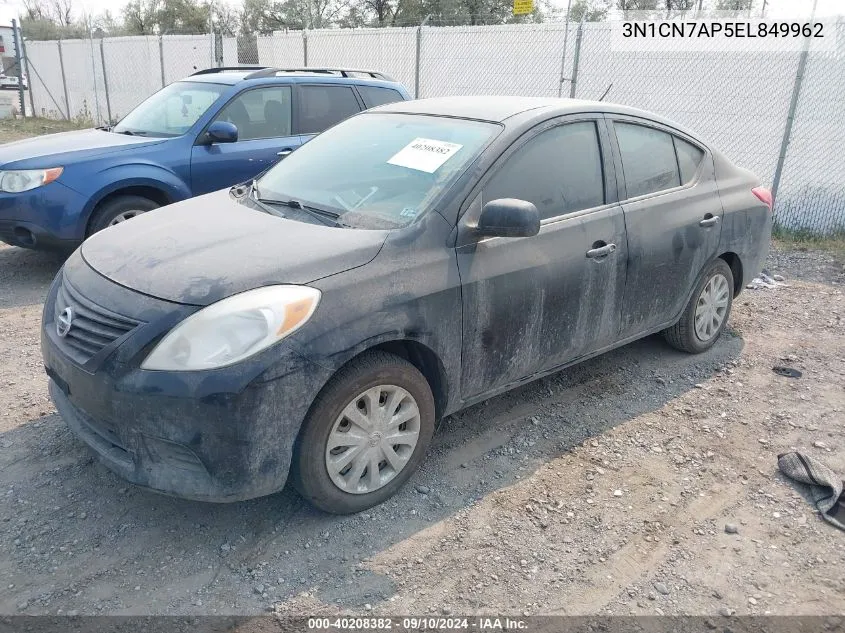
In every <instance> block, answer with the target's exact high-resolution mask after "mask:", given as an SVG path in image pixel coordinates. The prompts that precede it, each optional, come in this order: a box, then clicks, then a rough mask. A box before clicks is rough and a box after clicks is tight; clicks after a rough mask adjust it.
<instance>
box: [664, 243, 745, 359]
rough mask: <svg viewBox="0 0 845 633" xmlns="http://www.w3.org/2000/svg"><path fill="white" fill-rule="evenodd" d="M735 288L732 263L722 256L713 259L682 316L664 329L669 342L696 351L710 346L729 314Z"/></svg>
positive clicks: (723, 326) (684, 349) (685, 350)
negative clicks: (728, 262) (730, 264)
mask: <svg viewBox="0 0 845 633" xmlns="http://www.w3.org/2000/svg"><path fill="white" fill-rule="evenodd" d="M733 288H734V278H733V273H732V272H731V267H730V266H728V264H727V263H726V262H725V261H724V260H723V259H717V260H716V261H714V262H712V263H711V264H710V265H709V266H708V267H707V270H706V271H705V273H704V275H703V276H702V279H701V281H699V283H698V286H696V289H695V292H693V293H692V297H691V298H690V300H689V303H688V304H687V307H686V308H685V309H684V312H683V314H682V315H681V318H680V319H679V320H678V322H677V323H676V324H675V325H673V326H672V327H670V328H667V329H666V330H664V331H663V336H664V337H665V338H666V340H667V341H668V342H669V344H670V345H671V346H672V347H674V348H676V349H679V350H681V351H684V352H690V353H693V354H698V353H700V352H703V351H705V350H708V349H710V348H711V347H712V346H713V344H714V343H715V342H716V340H717V339H718V338H719V336H720V335H721V334H722V331H723V330H724V329H725V325H726V324H727V322H728V318H729V317H730V314H731V306H732V305H733Z"/></svg>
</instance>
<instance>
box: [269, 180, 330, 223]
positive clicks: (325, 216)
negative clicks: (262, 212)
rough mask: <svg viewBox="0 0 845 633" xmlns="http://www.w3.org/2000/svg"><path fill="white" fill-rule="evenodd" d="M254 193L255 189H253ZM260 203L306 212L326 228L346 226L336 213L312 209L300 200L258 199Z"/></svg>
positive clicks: (316, 208)
mask: <svg viewBox="0 0 845 633" xmlns="http://www.w3.org/2000/svg"><path fill="white" fill-rule="evenodd" d="M253 191H254V189H253ZM257 199H258V200H259V201H260V202H264V203H266V204H280V205H283V206H286V207H290V208H291V209H296V210H297V211H304V212H305V213H307V214H308V215H310V216H311V217H312V218H315V219H316V220H319V221H320V222H322V223H323V224H325V225H326V226H331V224H334V225H335V226H346V225H345V224H344V223H343V222H340V221H339V218H340V214H339V213H335V212H334V211H329V210H328V209H320V208H318V207H312V206H310V205H307V204H302V203H301V202H300V201H299V200H293V199H291V200H269V199H266V198H257ZM324 220H331V224H329V222H325V221H324Z"/></svg>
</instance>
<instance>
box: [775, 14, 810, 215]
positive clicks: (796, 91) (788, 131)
mask: <svg viewBox="0 0 845 633" xmlns="http://www.w3.org/2000/svg"><path fill="white" fill-rule="evenodd" d="M817 4H818V0H813V10H812V12H811V13H810V22H812V21H813V18H814V17H815V15H816V5H817ZM811 40H812V38H811V37H805V38H804V45H803V46H802V47H801V57H799V58H798V70H797V71H796V73H795V83H794V84H793V85H792V98H791V99H790V100H789V112H788V113H787V115H786V127H785V128H784V130H783V138H782V139H781V142H780V153H779V154H778V162H777V166H776V167H775V175H774V178H772V201H773V203H774V204H777V195H778V187H779V186H780V178H781V175H782V174H783V164H784V163H785V162H786V150H787V147H789V140H790V138H791V136H792V123H793V122H794V121H795V110H797V108H798V97H800V96H801V84H803V83H804V70H805V69H806V67H807V55H808V54H809V52H810V41H811Z"/></svg>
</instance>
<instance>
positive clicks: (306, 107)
mask: <svg viewBox="0 0 845 633" xmlns="http://www.w3.org/2000/svg"><path fill="white" fill-rule="evenodd" d="M299 94H300V104H301V107H300V111H299V121H300V130H299V133H300V134H319V133H320V132H322V131H323V130H325V129H327V128H330V127H331V126H333V125H334V124H335V123H339V122H340V121H343V119H346V118H348V117H350V116H352V115H353V114H357V113H358V112H359V111H360V110H361V108H360V107H359V106H358V100H357V99H356V98H355V93H354V92H353V91H352V88H350V87H349V86H328V85H326V86H301V87H300V89H299Z"/></svg>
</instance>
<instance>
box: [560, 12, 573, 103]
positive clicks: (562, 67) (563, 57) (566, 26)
mask: <svg viewBox="0 0 845 633" xmlns="http://www.w3.org/2000/svg"><path fill="white" fill-rule="evenodd" d="M571 8H572V0H569V1H568V2H567V3H566V23H565V24H564V26H563V28H564V31H563V53H562V54H561V56H560V84H559V85H558V87H557V96H558V97H562V96H563V82H564V81H566V77H565V74H566V45H567V44H568V43H569V10H570V9H571Z"/></svg>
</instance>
